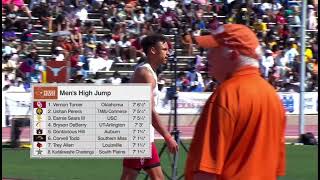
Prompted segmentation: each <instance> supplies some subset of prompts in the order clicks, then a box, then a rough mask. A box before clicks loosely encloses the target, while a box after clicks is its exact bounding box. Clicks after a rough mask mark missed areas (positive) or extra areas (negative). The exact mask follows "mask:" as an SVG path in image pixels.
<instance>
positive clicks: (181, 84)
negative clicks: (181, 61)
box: [176, 72, 190, 92]
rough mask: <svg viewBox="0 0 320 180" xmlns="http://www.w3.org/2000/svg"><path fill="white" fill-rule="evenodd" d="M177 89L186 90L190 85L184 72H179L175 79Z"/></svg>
mask: <svg viewBox="0 0 320 180" xmlns="http://www.w3.org/2000/svg"><path fill="white" fill-rule="evenodd" d="M176 85H177V91H180V92H187V91H188V90H189V87H190V81H189V79H188V78H187V76H186V73H184V72H179V74H178V79H177V80H176Z"/></svg>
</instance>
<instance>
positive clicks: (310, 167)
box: [2, 141, 318, 180]
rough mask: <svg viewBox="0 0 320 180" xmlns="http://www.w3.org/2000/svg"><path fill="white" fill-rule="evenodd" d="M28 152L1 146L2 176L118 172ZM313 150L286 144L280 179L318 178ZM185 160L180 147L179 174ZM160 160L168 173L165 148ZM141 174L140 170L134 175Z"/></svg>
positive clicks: (41, 178)
mask: <svg viewBox="0 0 320 180" xmlns="http://www.w3.org/2000/svg"><path fill="white" fill-rule="evenodd" d="M187 146H188V144H187ZM157 147H158V150H160V148H161V147H162V142H161V141H159V142H157ZM181 149H182V147H181ZM29 152H30V151H29V149H9V148H2V158H3V159H2V173H3V176H2V177H5V178H17V179H21V180H79V179H81V180H117V179H119V177H120V174H121V167H122V161H121V160H109V159H95V160H93V159H81V160H79V159H74V160H65V159H58V160H57V159H54V160H52V159H51V160H49V159H46V160H44V159H41V160H38V159H32V160H31V159H30V153H29ZM317 152H318V146H293V145H287V175H286V176H285V177H281V178H280V180H316V179H318V178H317V177H318V172H317V169H318V168H317V164H318V163H317V159H318V158H317V154H318V153H317ZM185 160H186V153H185V152H184V151H183V150H181V151H180V155H179V164H178V174H179V177H180V175H181V174H182V172H183V168H184V163H185ZM161 163H162V167H163V169H164V171H165V172H166V173H168V174H169V175H171V167H170V163H171V161H170V157H169V155H168V153H167V151H165V152H164V153H163V154H162V156H161ZM261 163H263V162H261ZM144 177H145V176H144V175H143V174H141V175H140V176H139V178H138V179H144Z"/></svg>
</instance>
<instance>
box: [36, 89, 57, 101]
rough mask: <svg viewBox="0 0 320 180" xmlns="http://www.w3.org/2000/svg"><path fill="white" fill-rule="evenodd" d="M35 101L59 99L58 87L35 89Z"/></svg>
mask: <svg viewBox="0 0 320 180" xmlns="http://www.w3.org/2000/svg"><path fill="white" fill-rule="evenodd" d="M33 92H34V95H33V96H34V99H58V87H34V91H33Z"/></svg>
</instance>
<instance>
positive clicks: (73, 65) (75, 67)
mask: <svg viewBox="0 0 320 180" xmlns="http://www.w3.org/2000/svg"><path fill="white" fill-rule="evenodd" d="M79 62H80V50H79V49H75V50H73V51H72V53H71V56H70V77H71V78H75V77H76V76H77V75H78V74H77V72H78V71H79V70H80V69H81V66H80V65H79ZM81 64H82V63H81Z"/></svg>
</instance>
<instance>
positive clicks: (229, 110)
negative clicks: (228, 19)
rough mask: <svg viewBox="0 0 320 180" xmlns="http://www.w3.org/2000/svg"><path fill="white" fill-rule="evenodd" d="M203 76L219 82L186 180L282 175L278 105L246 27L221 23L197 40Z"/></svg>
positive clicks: (270, 179)
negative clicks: (202, 58) (204, 66)
mask: <svg viewBox="0 0 320 180" xmlns="http://www.w3.org/2000/svg"><path fill="white" fill-rule="evenodd" d="M195 40H196V41H197V44H198V45H199V46H201V47H203V48H208V49H209V51H208V57H207V59H208V74H209V75H210V76H211V77H215V79H217V80H218V81H219V83H220V85H219V86H218V87H217V89H216V90H215V92H214V93H213V94H212V95H211V96H210V98H209V99H208V100H207V102H206V104H205V106H204V109H203V111H202V114H201V116H200V119H199V121H198V123H197V125H196V129H195V133H194V136H193V140H192V143H191V146H190V151H189V154H188V158H187V164H186V169H185V176H186V180H206V179H208V180H209V179H210V180H276V179H277V177H278V176H283V175H284V174H285V142H284V141H285V139H284V132H285V125H286V116H285V110H284V108H283V105H282V103H281V101H280V98H279V96H278V95H277V93H276V91H275V90H274V88H273V87H272V86H271V85H270V84H268V82H267V81H266V80H264V79H263V78H262V77H261V76H260V72H259V69H258V68H259V62H258V60H260V59H261V55H262V54H261V52H262V51H261V50H260V46H259V41H258V39H257V37H256V35H255V34H254V33H253V32H252V31H251V30H250V29H249V28H248V27H246V26H244V25H239V24H226V25H223V26H220V27H219V28H217V29H216V30H215V31H214V32H212V34H210V35H206V36H198V37H196V39H195Z"/></svg>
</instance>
